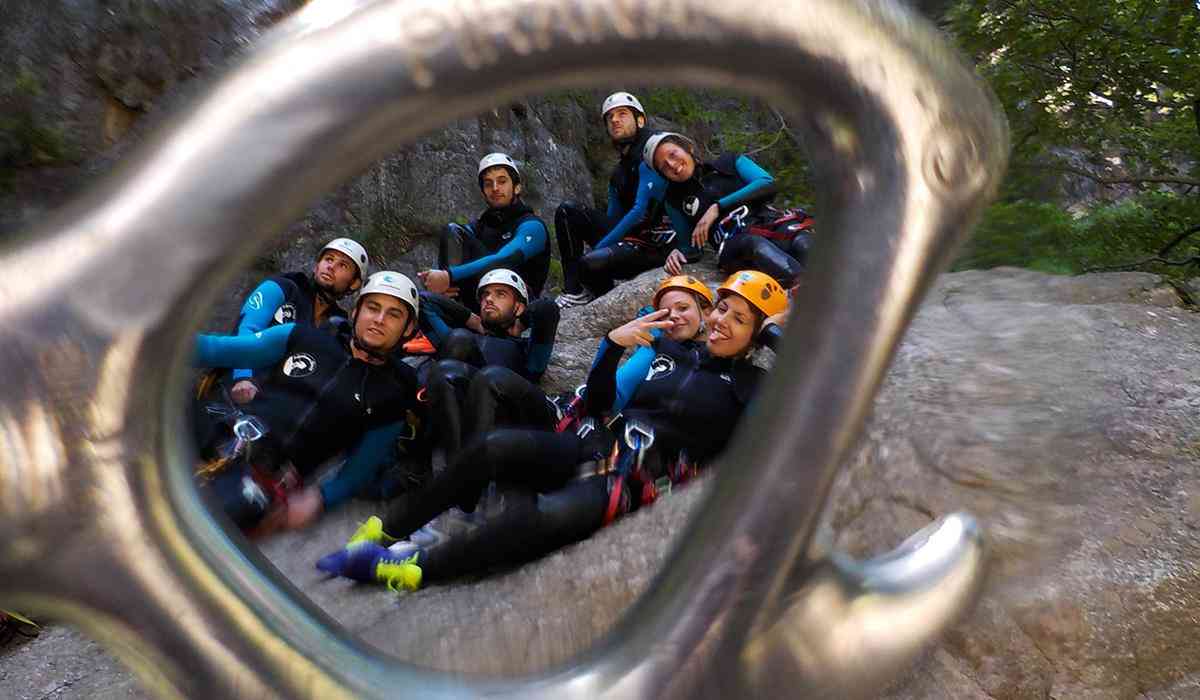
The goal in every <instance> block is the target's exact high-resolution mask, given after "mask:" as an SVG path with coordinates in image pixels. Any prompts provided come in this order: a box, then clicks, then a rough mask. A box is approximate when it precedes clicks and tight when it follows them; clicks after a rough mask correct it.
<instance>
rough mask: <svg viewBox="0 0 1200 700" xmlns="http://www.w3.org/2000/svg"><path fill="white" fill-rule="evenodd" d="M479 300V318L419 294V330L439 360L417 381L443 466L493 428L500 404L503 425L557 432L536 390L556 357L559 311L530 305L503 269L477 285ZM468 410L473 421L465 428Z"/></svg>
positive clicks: (544, 303)
mask: <svg viewBox="0 0 1200 700" xmlns="http://www.w3.org/2000/svg"><path fill="white" fill-rule="evenodd" d="M476 298H477V300H478V302H479V307H480V311H479V315H477V316H476V315H475V314H472V313H471V312H470V311H469V310H468V309H467V308H466V307H465V306H463V305H461V304H459V303H457V302H455V301H454V300H452V299H447V298H445V297H440V296H438V295H433V294H428V293H425V294H422V303H423V304H424V308H425V313H424V314H422V317H421V328H422V330H423V331H424V332H425V335H426V336H428V337H429V339H430V341H431V342H432V343H433V344H434V346H435V347H436V348H437V349H438V357H440V358H441V359H440V360H439V361H438V362H437V363H436V364H435V365H433V367H432V368H431V369H430V370H429V372H428V374H427V375H425V376H424V377H422V379H423V380H424V381H423V384H424V387H425V393H424V398H425V400H426V401H427V402H428V404H429V415H430V419H431V421H432V423H433V429H434V432H435V433H436V436H435V439H436V442H437V444H438V446H439V447H441V448H442V449H443V450H444V451H445V456H446V459H447V460H449V459H450V458H452V457H453V455H454V454H456V453H457V452H458V449H459V446H460V445H461V444H462V437H463V435H465V434H470V433H472V432H473V431H477V430H485V429H487V428H490V427H491V426H492V425H493V424H495V416H494V414H495V411H496V410H497V409H496V407H497V405H500V404H503V406H504V407H505V408H504V410H503V413H504V417H505V419H506V420H505V422H511V423H515V424H519V425H526V426H530V427H534V426H537V427H546V428H547V429H549V428H553V426H554V416H555V414H554V406H553V404H551V403H550V402H549V401H547V400H546V398H545V395H544V394H542V392H541V390H540V389H538V388H537V387H536V386H534V385H535V384H536V383H537V382H538V381H539V380H540V379H541V378H542V374H543V373H545V371H546V366H547V365H548V364H549V362H550V355H551V353H553V351H554V340H555V337H556V336H557V334H558V320H559V311H558V307H557V306H555V305H554V302H552V301H551V300H549V299H534V300H532V301H531V300H530V299H529V291H528V288H527V287H526V285H525V281H524V280H523V279H521V276H520V275H518V274H517V273H516V272H515V271H513V270H507V269H503V268H500V269H496V270H492V271H491V272H488V273H486V274H485V275H484V276H483V277H482V278H481V279H480V280H479V288H478V290H477V294H476ZM476 385H478V387H476ZM485 386H486V388H485ZM467 406H469V407H471V416H470V417H468V420H467V421H465V422H464V420H463V417H462V416H463V411H464V407H467ZM484 416H487V417H484ZM464 431H465V432H464Z"/></svg>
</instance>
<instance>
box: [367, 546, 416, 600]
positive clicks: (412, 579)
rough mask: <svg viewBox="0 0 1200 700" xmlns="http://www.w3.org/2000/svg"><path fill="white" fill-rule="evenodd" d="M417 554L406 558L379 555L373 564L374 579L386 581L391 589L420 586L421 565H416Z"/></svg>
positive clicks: (412, 588)
mask: <svg viewBox="0 0 1200 700" xmlns="http://www.w3.org/2000/svg"><path fill="white" fill-rule="evenodd" d="M418 556H419V554H413V555H412V556H411V557H408V558H406V559H392V558H390V557H380V558H379V561H378V562H377V563H376V564H375V580H376V581H379V582H380V583H386V584H387V587H388V588H390V589H391V590H393V591H399V590H400V589H404V590H406V591H415V590H417V589H418V588H420V587H421V576H422V572H421V567H420V566H418V565H417V557H418Z"/></svg>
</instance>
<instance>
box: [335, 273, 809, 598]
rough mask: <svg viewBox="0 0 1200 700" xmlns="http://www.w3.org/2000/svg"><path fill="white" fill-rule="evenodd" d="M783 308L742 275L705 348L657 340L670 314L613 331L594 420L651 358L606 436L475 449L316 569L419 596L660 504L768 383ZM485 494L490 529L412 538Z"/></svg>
mask: <svg viewBox="0 0 1200 700" xmlns="http://www.w3.org/2000/svg"><path fill="white" fill-rule="evenodd" d="M786 308H787V296H786V293H785V292H784V290H783V288H782V287H781V286H780V285H779V283H778V282H776V281H775V280H774V279H772V278H770V277H768V276H767V275H765V274H763V273H761V272H755V271H741V272H738V273H735V274H734V275H732V276H731V277H730V278H729V279H727V280H726V281H725V283H724V284H722V285H721V286H720V287H719V289H718V301H717V303H716V305H715V306H714V307H713V309H712V310H711V311H710V312H709V314H708V317H707V324H708V334H707V337H706V338H705V342H704V347H702V348H694V347H686V346H684V345H682V344H680V343H678V342H675V341H674V340H671V339H670V338H668V337H666V336H660V337H658V338H655V337H654V335H653V334H654V332H655V331H656V330H658V331H664V332H665V331H667V330H668V329H669V328H672V327H673V326H674V325H675V324H673V322H672V321H670V320H668V316H669V314H670V313H671V311H670V309H665V308H664V309H660V310H658V311H655V312H654V313H651V314H648V315H645V316H641V317H638V318H635V319H634V320H632V321H630V322H628V323H626V324H624V325H622V326H620V327H618V328H615V329H613V330H612V331H610V332H609V333H608V335H607V340H608V342H609V347H608V348H607V349H606V350H605V352H604V354H603V355H602V356H601V358H600V361H599V362H597V363H596V364H595V365H594V366H593V367H592V369H591V372H590V373H589V375H588V391H587V395H586V397H587V401H588V404H589V415H596V416H600V415H603V414H606V413H608V412H609V411H610V408H611V407H612V406H613V404H614V402H615V401H616V400H617V392H618V387H617V374H618V363H619V362H620V359H621V357H622V354H623V353H624V351H625V350H626V349H627V348H634V347H639V346H641V347H650V348H653V351H654V353H655V357H654V359H653V361H652V363H651V366H650V370H649V371H648V372H647V373H646V375H644V376H643V378H642V380H641V381H640V382H639V384H638V386H636V387H635V388H634V390H633V393H632V395H631V397H630V399H629V401H628V403H627V404H626V405H625V406H624V408H623V410H622V411H621V413H620V414H619V415H617V416H616V417H615V418H614V420H613V421H611V422H609V423H608V424H607V427H606V424H605V423H604V422H599V421H597V422H596V423H594V424H593V426H592V428H591V429H590V430H587V431H580V432H578V433H577V432H561V433H559V432H551V431H538V430H513V429H500V430H493V431H491V432H488V433H486V434H483V435H477V436H475V437H474V438H473V439H472V440H471V442H470V443H469V444H468V445H466V446H465V447H464V448H463V449H462V451H461V452H460V453H459V454H458V455H457V456H456V457H455V459H453V460H452V461H451V463H450V464H449V465H448V466H447V468H446V469H445V470H444V471H443V472H441V473H439V474H437V475H436V476H435V477H434V478H433V480H432V481H431V482H429V483H428V484H427V485H426V486H425V487H424V488H422V489H421V490H420V491H418V492H415V493H412V494H406V495H405V496H404V497H402V498H400V499H397V500H395V501H393V502H392V504H391V505H390V507H389V510H388V513H387V515H386V516H385V518H383V519H380V518H378V517H372V518H370V519H369V520H368V521H367V522H366V523H364V525H363V526H362V527H360V528H359V530H358V532H356V533H355V534H354V536H353V537H351V539H350V542H349V543H348V544H347V546H346V547H345V548H343V549H341V550H339V551H337V552H334V553H332V554H330V555H327V556H326V557H323V558H322V559H321V560H320V561H319V562H317V566H318V568H320V569H322V570H324V571H326V572H331V573H336V574H340V575H341V576H345V577H348V578H352V579H356V580H360V581H380V582H386V583H387V584H388V585H389V586H391V587H403V588H407V589H416V588H417V587H419V586H420V585H421V584H422V583H424V582H432V581H438V580H444V579H449V578H453V577H456V576H460V575H462V574H466V573H470V572H476V571H481V570H485V569H487V568H489V567H492V566H496V565H502V564H512V563H515V562H519V561H523V560H526V559H529V558H533V557H537V556H541V555H544V554H546V553H548V552H550V551H553V550H554V549H556V548H559V547H562V546H564V545H567V544H570V543H572V542H575V541H578V540H580V539H583V538H586V537H588V536H589V535H590V534H591V533H593V532H595V531H596V530H597V529H599V528H601V527H603V526H605V525H607V524H608V523H610V522H612V521H613V520H614V519H616V518H617V517H619V516H621V515H622V514H624V513H627V512H629V511H632V510H634V509H637V508H638V507H640V506H644V505H648V504H649V503H652V502H653V501H654V500H655V499H656V498H657V496H658V495H659V494H660V493H663V492H665V491H667V490H668V489H669V488H670V485H672V484H678V483H680V482H682V481H685V480H686V479H688V478H690V477H691V476H692V475H693V474H694V473H695V471H696V469H697V465H698V464H703V463H707V462H709V461H710V460H711V459H713V458H714V457H715V456H716V455H718V454H719V453H720V452H721V451H722V450H723V449H724V448H725V446H726V445H727V444H728V441H729V439H730V436H731V435H732V434H733V431H734V427H735V426H736V425H737V423H738V419H739V418H740V417H741V415H742V413H743V411H744V410H745V408H746V406H747V404H748V403H749V402H750V400H751V398H752V397H753V395H754V392H755V389H756V387H757V386H758V383H759V380H760V378H761V376H762V374H763V370H762V369H760V368H758V367H756V366H754V365H753V364H752V363H751V362H750V361H749V359H748V357H747V355H748V353H749V352H750V351H751V350H752V349H753V347H754V346H755V345H756V340H755V338H756V337H757V336H758V334H759V333H760V331H761V327H762V326H763V325H764V324H766V323H767V322H768V319H770V318H772V317H775V318H778V315H779V314H781V313H782V312H784V311H785V309H786ZM614 445H616V449H615V450H614ZM490 482H497V489H498V490H500V491H501V493H502V497H503V498H502V500H503V505H502V507H501V508H499V509H489V511H488V512H487V513H486V514H485V515H486V517H485V518H484V519H483V520H482V522H478V523H476V524H475V525H474V526H473V527H471V528H469V529H468V530H466V531H464V532H461V533H458V534H456V535H454V536H449V537H439V536H437V534H436V531H435V532H434V533H433V535H432V536H424V535H425V534H426V533H423V532H422V533H418V530H419V529H421V528H422V526H424V525H425V524H426V523H429V522H430V521H431V520H432V519H433V518H435V517H436V516H438V515H439V514H441V513H443V511H446V510H448V509H450V508H452V507H454V506H456V505H457V506H458V507H459V508H461V509H463V510H465V511H471V510H473V509H474V508H475V505H476V503H477V501H479V499H480V496H481V494H482V493H483V491H484V489H485V488H486V487H487V486H488V485H489V483H490ZM425 529H426V530H428V528H425ZM409 535H413V537H412V538H411V539H410V540H404V541H400V542H397V543H396V544H394V545H393V547H392V548H390V549H389V548H387V547H384V546H383V543H384V542H385V541H391V540H393V539H394V538H393V537H391V536H395V537H408V536H409Z"/></svg>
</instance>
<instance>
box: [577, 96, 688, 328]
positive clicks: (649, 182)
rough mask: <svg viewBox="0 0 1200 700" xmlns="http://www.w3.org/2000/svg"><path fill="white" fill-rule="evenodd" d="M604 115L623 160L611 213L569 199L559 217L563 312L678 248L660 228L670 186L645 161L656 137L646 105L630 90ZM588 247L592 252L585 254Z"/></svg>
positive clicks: (611, 184)
mask: <svg viewBox="0 0 1200 700" xmlns="http://www.w3.org/2000/svg"><path fill="white" fill-rule="evenodd" d="M600 115H601V118H602V119H603V120H604V125H605V128H606V129H607V130H608V136H609V138H610V139H611V140H612V144H613V147H614V148H615V149H616V150H617V153H618V155H619V159H618V160H617V165H616V167H615V168H614V169H613V172H612V175H611V176H610V177H609V180H608V212H607V213H606V214H605V213H601V212H599V211H597V210H595V209H592V208H591V207H587V206H584V205H582V204H579V203H577V202H570V201H568V202H563V203H562V204H561V205H559V207H558V210H557V211H556V212H555V213H554V236H555V238H557V239H558V252H559V256H560V257H561V258H562V267H563V292H562V294H560V295H559V296H558V298H557V299H556V301H557V303H558V305H559V306H560V307H563V308H567V307H570V306H578V305H581V304H587V303H588V302H590V301H591V300H592V299H595V298H596V297H598V296H600V295H602V294H604V293H605V292H607V291H608V290H610V289H612V287H613V284H614V282H615V280H622V279H629V278H631V277H634V276H636V275H638V274H639V273H641V272H645V271H646V270H650V269H653V268H655V267H658V266H660V265H662V264H663V263H664V262H665V261H666V259H667V254H668V253H669V252H670V251H671V250H672V249H673V248H672V246H673V245H675V241H674V238H675V237H674V236H672V235H671V231H670V230H669V229H663V228H662V227H661V226H660V223H661V221H662V199H663V193H664V191H665V189H666V184H667V183H666V181H665V180H664V179H663V178H662V176H661V175H659V174H658V173H656V172H655V171H654V169H653V168H650V167H647V166H646V165H645V164H644V163H643V162H642V148H643V146H644V145H645V143H646V139H647V138H649V137H650V135H651V133H652V132H651V131H650V130H649V129H647V128H646V110H645V109H644V108H643V107H642V103H641V102H639V101H638V99H637V98H636V97H634V96H633V95H631V94H629V93H628V92H615V93H613V94H611V95H609V96H608V98H607V99H605V100H604V104H603V105H602V106H601V108H600ZM656 227H657V228H656ZM679 242H680V243H682V239H681V240H680V241H679ZM585 246H591V252H588V253H586V254H585V252H584V247H585Z"/></svg>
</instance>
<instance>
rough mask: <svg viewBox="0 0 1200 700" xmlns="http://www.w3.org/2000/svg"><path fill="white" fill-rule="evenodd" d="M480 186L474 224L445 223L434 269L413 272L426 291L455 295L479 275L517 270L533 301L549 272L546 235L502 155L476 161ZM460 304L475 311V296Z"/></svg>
mask: <svg viewBox="0 0 1200 700" xmlns="http://www.w3.org/2000/svg"><path fill="white" fill-rule="evenodd" d="M479 189H480V191H481V192H482V193H483V198H484V200H485V201H486V202H487V209H485V210H484V212H483V213H482V214H480V215H479V218H478V219H476V220H475V221H474V222H472V223H470V224H467V225H466V226H462V225H460V224H455V223H452V224H449V225H448V226H447V227H446V230H445V231H444V232H443V234H442V237H441V239H440V242H439V246H438V269H435V270H426V271H424V272H420V273H418V274H417V276H418V277H419V278H420V280H421V282H422V283H423V284H424V285H425V289H426V290H427V291H430V292H433V293H435V294H445V295H447V296H452V297H457V296H458V295H459V294H458V293H459V290H460V289H465V290H468V291H473V290H475V289H476V288H477V287H478V286H479V280H480V278H481V277H483V275H485V274H487V273H488V272H490V271H492V270H495V269H497V268H506V269H511V270H516V271H517V272H518V273H519V274H520V275H521V278H522V279H523V280H525V283H526V285H528V289H529V292H530V293H531V294H532V296H531V297H528V298H530V299H535V298H537V297H539V296H541V294H542V287H543V286H545V284H546V275H547V274H549V270H550V234H549V232H548V231H547V229H546V224H545V223H544V222H543V221H542V220H541V219H539V218H538V217H537V215H536V214H534V212H533V209H531V208H530V207H529V206H528V205H526V204H525V203H524V202H523V201H521V189H522V187H521V171H520V170H519V169H517V164H516V162H515V161H513V159H512V158H510V157H509V156H508V155H506V154H504V153H489V154H488V155H486V156H484V157H483V159H482V160H480V161H479ZM463 303H464V304H465V305H466V306H467V307H468V308H470V309H471V310H472V311H475V312H478V311H479V305H478V303H477V299H475V298H474V297H472V296H470V295H469V294H468V295H467V297H466V299H465V300H463Z"/></svg>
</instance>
